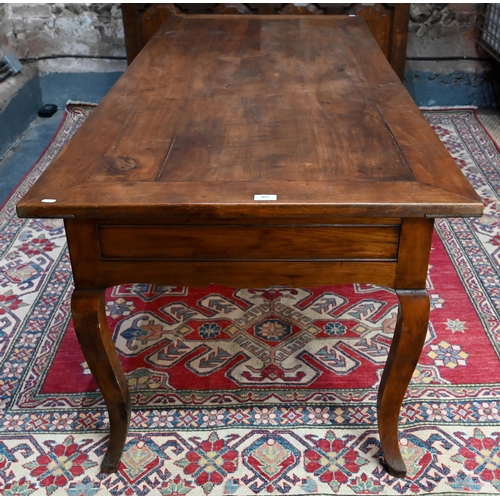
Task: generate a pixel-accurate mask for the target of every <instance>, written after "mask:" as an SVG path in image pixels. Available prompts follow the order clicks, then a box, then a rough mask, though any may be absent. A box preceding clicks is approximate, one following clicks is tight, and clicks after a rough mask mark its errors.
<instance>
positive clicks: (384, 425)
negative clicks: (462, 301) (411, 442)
mask: <svg viewBox="0 0 500 500" xmlns="http://www.w3.org/2000/svg"><path fill="white" fill-rule="evenodd" d="M396 293H397V295H398V298H399V311H398V320H397V324H396V329H395V331H394V338H393V340H392V345H391V349H390V351H389V356H388V358H387V364H386V366H385V369H384V373H383V375H382V380H381V383H380V389H379V391H378V400H377V406H378V429H379V434H380V442H381V446H382V451H383V452H384V458H385V463H386V466H387V472H388V473H389V474H391V475H392V476H395V477H404V476H405V475H406V467H405V464H404V460H403V457H402V456H401V451H400V449H399V442H398V420H399V411H400V409H401V404H402V402H403V398H404V395H405V392H406V389H407V388H408V384H409V383H410V380H411V377H412V375H413V371H414V370H415V367H416V366H417V362H418V359H419V357H420V353H421V352H422V348H423V346H424V342H425V336H426V333H427V326H428V323H429V312H430V302H429V295H428V294H427V292H426V291H425V290H396Z"/></svg>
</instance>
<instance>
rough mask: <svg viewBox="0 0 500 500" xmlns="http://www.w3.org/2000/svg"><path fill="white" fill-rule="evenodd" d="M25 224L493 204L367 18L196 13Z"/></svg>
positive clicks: (125, 87)
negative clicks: (429, 118)
mask: <svg viewBox="0 0 500 500" xmlns="http://www.w3.org/2000/svg"><path fill="white" fill-rule="evenodd" d="M255 195H275V197H276V199H275V200H274V199H273V198H274V196H273V197H271V198H267V199H264V200H255V199H254V197H255ZM43 200H55V201H52V202H47V201H43ZM18 213H19V214H20V215H21V216H24V217H67V218H73V217H75V218H89V217H114V218H121V217H130V216H131V215H132V216H137V217H169V216H183V217H185V216H202V217H203V216H206V217H233V216H241V215H245V216H256V217H279V216H284V217H286V216H290V215H293V216H302V215H304V216H322V215H326V216H348V217H366V216H368V217H428V216H431V217H435V216H443V217H449V216H475V215H481V213H482V203H481V202H480V200H479V198H478V196H477V195H476V193H475V192H474V190H473V189H472V187H471V186H470V184H469V183H468V182H467V181H466V179H465V178H464V176H463V175H462V173H461V172H460V170H459V168H458V167H457V166H456V165H455V163H454V161H453V160H452V158H451V157H450V155H449V154H448V152H447V151H446V149H445V148H444V146H443V145H442V144H441V142H440V140H439V138H438V137H437V136H436V134H435V133H434V131H433V130H432V129H431V127H430V126H429V125H428V124H427V122H426V120H425V118H424V117H423V116H422V114H421V113H420V111H419V110H418V108H417V106H416V105H415V104H414V102H413V101H412V99H411V97H410V96H409V94H408V93H407V91H406V90H405V88H404V87H403V85H402V84H401V83H400V81H399V79H398V78H397V76H396V75H395V74H394V72H393V71H392V70H391V67H390V65H389V63H388V62H387V60H386V59H385V57H384V55H383V53H382V51H381V50H380V48H379V47H378V46H377V44H376V43H375V41H374V40H373V38H372V36H371V34H370V32H369V30H368V28H367V26H366V24H365V22H364V21H363V20H362V19H361V18H353V17H345V16H338V17H337V16H324V17H322V16H297V17H294V18H281V17H279V16H269V17H266V16H259V17H252V16H241V17H239V16H225V15H224V16H222V15H221V16H217V15H213V16H194V15H190V16H170V17H169V18H168V20H167V22H166V23H165V24H164V25H163V26H162V28H160V30H159V31H158V32H157V34H156V35H155V36H154V37H153V38H152V40H151V41H150V42H149V43H148V45H147V46H146V47H145V49H144V50H143V52H142V53H141V57H139V58H137V59H136V60H135V61H134V62H133V63H132V64H131V66H130V67H129V68H128V70H127V71H126V73H125V74H124V75H123V76H122V77H121V78H120V79H119V81H118V82H117V83H116V85H115V86H114V87H113V89H112V90H111V91H110V92H109V93H108V95H107V96H106V97H105V98H104V99H103V100H102V102H101V103H100V104H99V106H98V108H97V109H96V110H95V111H94V112H93V113H92V115H91V116H90V117H89V118H88V119H87V120H86V122H85V123H84V124H83V125H82V127H81V128H80V130H78V132H77V133H76V135H75V139H74V140H72V141H70V142H69V143H68V145H67V146H66V147H65V148H64V150H63V151H62V152H61V154H60V155H59V156H58V157H57V158H56V159H55V160H54V161H53V163H52V164H51V166H50V167H49V168H48V170H47V171H46V172H45V173H44V174H43V175H42V176H41V178H40V179H39V181H38V182H37V183H36V185H35V186H34V187H33V188H32V189H31V190H30V191H29V193H28V194H27V196H25V198H24V199H23V200H22V201H21V202H20V203H19V205H18Z"/></svg>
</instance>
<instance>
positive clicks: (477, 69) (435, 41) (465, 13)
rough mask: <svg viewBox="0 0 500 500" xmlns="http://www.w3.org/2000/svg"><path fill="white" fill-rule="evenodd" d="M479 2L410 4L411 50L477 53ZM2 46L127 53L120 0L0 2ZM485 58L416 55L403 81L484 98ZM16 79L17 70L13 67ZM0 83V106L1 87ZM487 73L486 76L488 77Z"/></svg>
mask: <svg viewBox="0 0 500 500" xmlns="http://www.w3.org/2000/svg"><path fill="white" fill-rule="evenodd" d="M477 10H478V4H474V3H467V4H458V3H441V4H437V3H436V4H412V5H411V19H410V24H409V37H408V57H409V58H412V57H427V58H433V57H454V56H469V57H470V56H472V57H477V56H478V52H477V49H476V44H475V41H474V30H475V21H476V17H477ZM0 16H1V20H2V22H1V23H0V50H2V51H5V47H6V46H7V45H8V46H10V49H11V50H12V51H13V52H14V53H15V54H16V55H17V56H18V57H19V58H23V57H33V56H45V55H52V54H80V55H94V56H121V57H125V41H124V33H123V25H122V16H121V9H120V4H44V3H38V4H0ZM25 67H26V70H23V72H24V73H25V74H26V75H29V74H30V71H36V70H39V72H40V74H49V75H55V74H56V73H60V74H61V73H66V74H68V75H69V74H72V73H86V74H89V73H92V72H93V73H94V74H96V73H100V74H104V73H107V74H111V73H113V72H114V73H118V72H120V71H123V70H124V69H125V68H126V62H125V60H121V61H116V60H115V61H113V60H107V59H53V60H45V61H39V62H36V63H33V62H30V63H25ZM489 70H490V66H489V65H488V63H485V62H483V61H470V60H461V61H457V60H453V61H436V60H426V61H414V60H409V61H408V62H407V66H406V85H407V88H408V90H409V91H410V93H411V94H412V96H413V97H414V98H415V100H416V102H417V103H418V104H420V105H428V106H432V105H434V104H440V105H449V104H451V103H452V100H453V99H455V102H456V104H458V105H460V104H472V105H478V106H488V105H491V104H492V103H493V101H492V97H491V95H490V94H491V85H489V83H488V78H489V74H490V72H489ZM15 78H16V80H19V81H20V80H21V79H22V78H23V77H22V76H19V77H18V76H17V75H16V77H15ZM16 80H13V79H9V80H8V82H9V83H8V85H7V84H5V82H4V84H0V111H1V107H2V103H1V101H2V99H1V97H2V96H1V94H2V88H5V87H7V86H12V85H13V84H15V82H16ZM490 80H491V79H490Z"/></svg>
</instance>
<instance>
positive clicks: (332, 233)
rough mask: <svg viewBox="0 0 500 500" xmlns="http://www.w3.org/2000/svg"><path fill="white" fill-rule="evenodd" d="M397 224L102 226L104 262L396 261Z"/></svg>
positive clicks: (100, 230) (100, 239) (99, 229)
mask: <svg viewBox="0 0 500 500" xmlns="http://www.w3.org/2000/svg"><path fill="white" fill-rule="evenodd" d="M399 228H400V226H399V225H380V226H377V225H369V226H368V225H337V224H336V225H292V226H279V225H275V226H272V225H248V226H243V225H198V226H196V225H191V226H176V225H168V226H160V225H151V226H148V225H109V226H108V225H102V226H99V227H98V231H99V243H100V249H101V256H102V258H103V259H105V260H121V261H129V260H142V261H148V260H149V261H205V262H208V261H270V260H277V261H283V260H293V261H297V260H299V261H300V260H342V261H349V260H385V261H395V260H396V259H397V251H398V241H399Z"/></svg>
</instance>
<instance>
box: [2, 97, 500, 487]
mask: <svg viewBox="0 0 500 500" xmlns="http://www.w3.org/2000/svg"><path fill="white" fill-rule="evenodd" d="M92 109H93V108H92V107H90V106H84V105H70V106H69V107H68V110H67V114H66V117H65V119H64V121H63V123H62V125H61V127H60V129H59V131H58V133H57V134H56V137H55V138H54V140H53V141H52V143H51V144H50V145H49V147H48V148H47V150H46V151H45V153H44V154H43V155H42V157H41V158H40V159H39V161H38V162H37V163H36V165H35V166H34V167H33V170H32V171H31V172H30V174H29V175H28V176H27V177H26V178H25V179H24V181H23V182H22V183H21V185H20V186H19V187H18V189H17V190H16V191H15V192H14V193H13V195H12V197H11V198H10V200H9V201H8V202H7V203H6V205H4V207H3V209H2V211H1V212H0V490H1V491H2V492H3V493H4V494H19V495H20V494H24V495H29V494H35V495H51V494H56V495H61V494H62V495H64V494H67V495H95V494H101V495H102V494H108V495H119V494H136V495H146V494H153V495H159V494H161V495H172V494H179V495H185V494H186V495H187V494H197V495H221V494H232V495H237V496H239V495H255V494H259V493H261V494H277V495H281V494H290V495H310V494H333V493H339V494H345V495H348V494H350V495H353V494H382V495H396V494H401V493H403V494H464V493H465V494H471V493H478V494H481V493H482V494H485V493H486V494H500V437H499V436H500V414H499V411H500V404H499V395H500V360H499V355H500V349H499V345H500V344H499V339H500V326H499V318H500V194H499V193H500V154H499V152H498V149H497V147H496V146H495V144H494V143H493V141H492V140H491V139H490V137H489V136H488V134H487V132H486V131H485V130H484V128H483V127H482V125H481V124H480V123H479V121H478V120H477V118H476V116H475V113H474V111H472V110H456V109H454V110H449V111H442V110H440V111H427V112H426V113H425V114H426V116H427V119H428V120H429V122H430V123H431V125H432V126H433V128H434V129H435V131H436V133H437V134H438V135H439V137H440V138H441V140H442V141H443V142H444V144H445V145H446V147H447V148H448V149H449V151H450V153H451V154H452V155H453V157H454V158H455V160H456V161H457V163H458V164H459V165H460V167H461V168H462V169H463V171H464V173H465V174H466V175H467V177H468V178H469V179H470V181H471V182H472V184H473V185H474V187H475V189H476V190H477V192H478V193H479V194H480V195H481V196H482V198H483V201H484V203H485V215H484V217H482V218H481V219H450V220H444V219H441V220H437V221H436V235H435V238H434V241H433V252H432V256H431V264H430V266H429V276H428V290H429V293H430V295H431V299H432V300H431V302H432V305H431V307H432V311H431V324H430V326H429V332H428V337H427V340H426V344H425V347H424V351H423V353H422V356H421V358H420V362H419V365H418V367H417V370H416V372H415V374H414V378H413V381H412V384H411V385H410V388H409V390H408V393H407V397H406V399H405V402H404V405H403V409H402V412H401V420H400V430H401V435H400V442H401V445H402V450H403V454H404V458H405V460H406V463H407V465H408V476H407V478H405V479H395V478H392V477H390V476H389V475H388V474H386V473H385V472H384V469H383V458H382V457H381V454H380V449H379V441H378V433H377V430H376V392H377V388H378V384H379V380H380V375H381V370H382V368H383V366H384V363H385V359H386V357H387V352H388V348H389V346H390V342H391V338H392V332H393V329H394V324H395V317H396V313H397V301H396V299H395V295H394V294H393V292H392V291H391V290H388V289H385V288H381V287H376V286H371V285H354V286H352V285H350V286H342V287H331V288H328V287H318V288H312V289H307V290H306V289H291V288H287V287H278V288H274V289H267V290H264V289H254V290H247V289H239V290H235V289H228V288H224V287H220V286H215V285H213V286H211V287H208V288H206V289H186V288H182V287H176V286H175V285H171V286H167V285H165V286H161V287H160V286H150V285H137V284H135V285H122V286H118V287H114V288H113V289H110V290H108V295H107V308H108V309H107V310H108V321H109V324H110V326H111V328H112V331H113V335H114V339H115V343H116V346H117V350H118V352H119V354H120V356H121V358H122V363H123V366H124V369H125V371H126V374H127V379H128V382H129V385H130V389H131V395H132V404H133V411H132V417H131V428H130V433H129V438H128V440H127V444H126V448H125V453H124V456H123V460H122V463H121V466H120V469H119V471H118V473H117V474H113V475H109V476H106V475H103V474H100V473H99V464H100V462H101V460H102V457H103V454H104V451H105V449H106V446H107V432H108V420H107V415H106V411H105V407H104V404H103V401H102V398H101V396H100V393H99V391H98V390H97V388H96V384H95V382H94V380H93V379H92V376H91V375H90V374H89V372H88V369H87V367H86V365H85V363H84V360H83V357H82V355H81V353H80V350H79V347H78V344H77V342H76V338H75V335H74V330H73V327H72V324H71V321H70V310H69V300H70V295H71V291H72V280H71V268H70V263H69V260H68V255H67V250H66V242H65V237H64V229H63V224H62V222H61V221H59V220H20V219H18V218H17V217H16V216H15V204H16V201H17V200H19V199H20V197H21V196H22V195H23V194H24V193H25V192H26V190H27V189H28V188H29V186H31V185H32V184H33V182H34V181H35V180H36V178H37V177H38V176H39V175H40V173H41V172H42V171H43V170H44V169H45V168H46V167H47V165H48V164H49V163H50V161H51V160H52V159H53V158H54V156H55V155H56V154H57V152H58V151H60V149H61V148H62V146H63V145H64V144H65V142H66V141H67V140H68V138H69V137H70V136H71V135H72V134H73V133H74V132H75V131H76V130H77V128H78V127H79V125H80V124H81V123H82V122H83V121H84V120H85V118H86V117H87V116H88V115H89V114H90V113H91V112H92Z"/></svg>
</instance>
